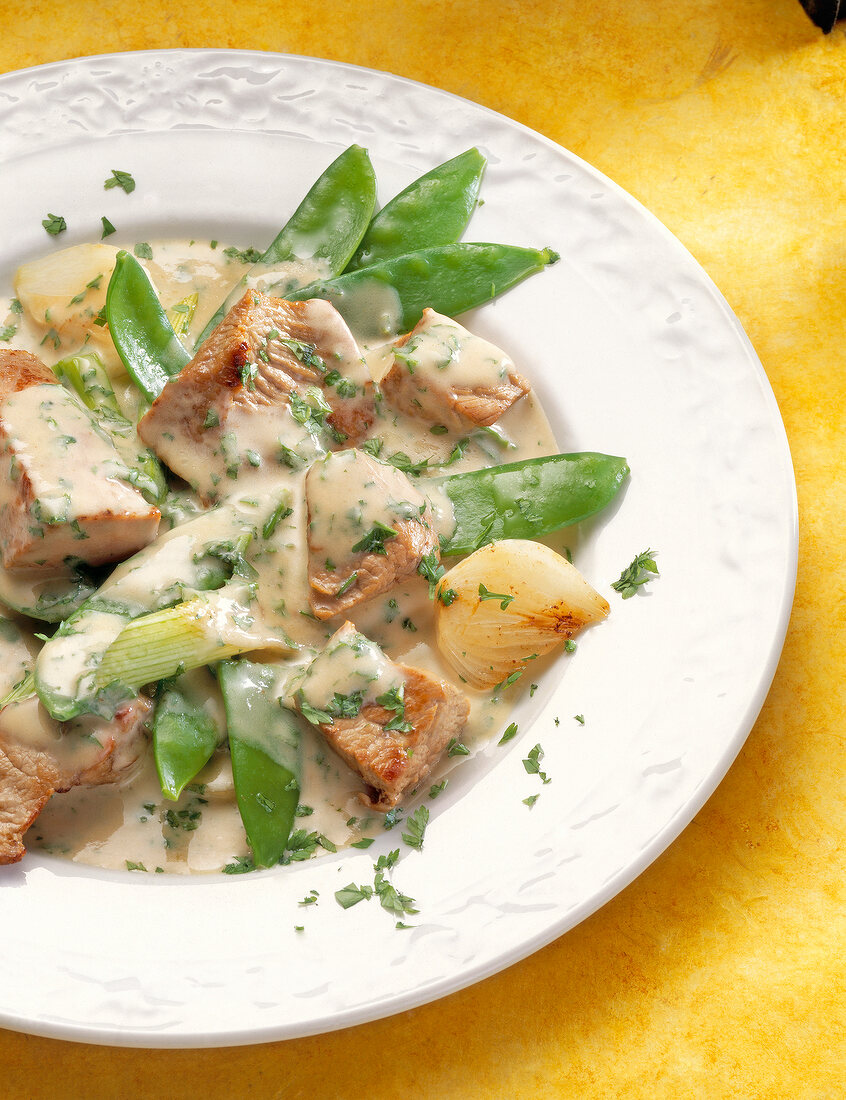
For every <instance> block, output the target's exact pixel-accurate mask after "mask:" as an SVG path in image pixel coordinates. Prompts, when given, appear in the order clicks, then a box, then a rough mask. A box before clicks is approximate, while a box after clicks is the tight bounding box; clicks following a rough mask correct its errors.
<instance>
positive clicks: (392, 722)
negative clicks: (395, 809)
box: [295, 622, 470, 811]
mask: <svg viewBox="0 0 846 1100" xmlns="http://www.w3.org/2000/svg"><path fill="white" fill-rule="evenodd" d="M295 698H296V701H297V705H298V706H299V708H300V710H301V711H302V713H303V715H304V716H305V717H306V718H308V720H309V721H310V722H312V723H313V724H315V725H316V726H317V727H318V729H319V730H320V732H321V733H322V734H323V736H324V737H325V739H326V741H327V743H328V744H329V745H330V747H331V748H332V749H334V750H335V752H336V753H337V754H338V755H339V756H340V757H341V758H342V759H343V760H344V761H345V763H346V764H347V765H348V766H349V767H350V768H352V770H353V771H354V772H356V773H358V775H360V776H361V778H362V779H363V780H364V782H365V783H366V784H367V787H368V791H367V793H366V794H365V795H362V799H363V801H365V802H366V803H367V804H368V805H369V806H370V807H371V808H372V809H374V810H381V811H387V810H390V809H391V807H392V806H396V805H397V804H398V803H399V801H400V800H401V799H402V797H403V795H404V794H405V793H406V791H409V790H411V789H412V788H414V787H415V786H417V784H418V783H420V782H421V781H422V780H423V779H425V777H426V776H427V775H428V774H429V772H430V771H431V769H432V766H433V764H434V763H435V762H436V761H437V759H438V758H439V757H440V755H441V753H442V752H443V751H444V749H445V748H446V746H447V744H448V743H449V741H450V739H451V738H453V737H455V738H458V737H459V736H460V734H461V731H462V730H463V728H464V726H465V724H466V722H467V718H468V716H469V713H470V704H469V702H468V701H467V699H466V698H465V696H464V695H463V694H462V693H461V692H460V691H458V689H457V688H454V687H453V686H452V684H450V683H448V682H447V681H446V680H441V679H440V678H439V677H437V676H433V675H432V674H431V673H428V672H424V671H422V670H421V669H417V668H410V667H408V666H407V665H400V664H395V663H394V662H393V661H391V660H389V658H388V657H387V656H386V655H385V654H384V653H383V652H382V650H381V649H380V648H379V646H377V645H376V643H375V642H372V641H370V639H369V638H366V637H365V636H364V635H363V634H359V633H358V631H357V630H356V629H355V627H354V626H353V624H352V623H350V622H346V623H344V625H343V626H342V627H341V628H340V629H339V630H337V631H336V632H335V633H334V634H333V635H332V637H331V638H330V639H329V641H328V642H327V643H326V645H325V647H324V648H323V650H322V651H321V652H320V653H319V654H318V655H317V656H316V657H315V659H314V660H313V661H312V663H311V665H310V667H309V669H308V671H307V672H306V675H305V678H304V679H303V681H302V686H301V687H300V689H299V690H298V691H297V693H296V696H295Z"/></svg>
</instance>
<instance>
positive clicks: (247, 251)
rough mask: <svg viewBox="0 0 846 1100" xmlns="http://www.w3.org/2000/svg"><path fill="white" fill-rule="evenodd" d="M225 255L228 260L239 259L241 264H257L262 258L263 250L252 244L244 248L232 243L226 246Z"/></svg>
mask: <svg viewBox="0 0 846 1100" xmlns="http://www.w3.org/2000/svg"><path fill="white" fill-rule="evenodd" d="M223 255H224V256H225V257H226V258H227V260H237V261H238V263H239V264H257V263H258V262H259V260H260V259H261V252H259V250H258V249H257V248H253V247H252V246H250V247H249V248H243V249H242V248H235V246H234V245H231V246H230V247H229V248H224V250H223Z"/></svg>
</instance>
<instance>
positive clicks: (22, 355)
mask: <svg viewBox="0 0 846 1100" xmlns="http://www.w3.org/2000/svg"><path fill="white" fill-rule="evenodd" d="M55 381H56V376H55V374H53V372H52V371H51V370H50V368H49V367H45V365H44V364H43V363H42V362H41V360H40V359H39V358H38V357H37V356H35V355H32V354H30V352H28V351H20V350H19V349H18V348H3V349H0V405H2V404H3V403H4V402H5V400H6V398H7V397H11V396H12V394H13V393H19V392H20V391H21V390H26V389H28V388H29V387H30V386H40V385H43V384H44V383H45V382H46V383H54V384H55Z"/></svg>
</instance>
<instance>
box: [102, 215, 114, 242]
mask: <svg viewBox="0 0 846 1100" xmlns="http://www.w3.org/2000/svg"><path fill="white" fill-rule="evenodd" d="M100 221H101V222H102V223H103V232H102V233H101V234H100V240H101V241H104V240H105V239H106V237H111V235H112V233H117V230H116V229H115V227H114V226H113V225H112V223H111V222H110V221H109V219H108V218H106V217H102V218H100Z"/></svg>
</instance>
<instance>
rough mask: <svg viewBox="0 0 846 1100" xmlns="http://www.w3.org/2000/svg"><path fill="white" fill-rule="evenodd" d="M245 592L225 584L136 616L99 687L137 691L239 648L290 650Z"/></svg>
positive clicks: (108, 658)
mask: <svg viewBox="0 0 846 1100" xmlns="http://www.w3.org/2000/svg"><path fill="white" fill-rule="evenodd" d="M238 596H241V597H242V599H238V598H237V597H238ZM245 596H247V593H246V590H245V589H244V587H243V586H236V587H235V588H234V589H232V588H226V589H220V590H218V591H217V592H210V593H208V594H207V595H203V596H197V597H196V598H195V599H193V600H186V601H185V603H180V604H177V605H176V607H169V608H167V609H165V610H164V611H156V612H154V613H153V614H152V615H142V616H140V618H137V619H133V620H132V621H131V622H130V623H127V625H126V626H125V627H124V629H123V630H122V631H121V633H120V634H119V635H118V637H117V638H116V639H115V641H113V642H112V644H111V645H110V646H109V647H108V649H107V650H106V652H105V653H104V654H103V659H102V661H101V662H100V664H99V666H98V667H97V670H96V672H95V674H94V685H95V687H96V688H97V690H102V689H104V688H106V687H111V686H112V685H113V684H121V685H123V686H125V687H127V688H129V689H130V690H131V691H133V692H137V691H138V689H139V688H141V687H142V686H143V685H144V684H150V683H153V682H154V681H156V680H164V679H166V678H168V677H170V676H174V675H176V674H177V673H181V672H187V671H188V670H189V669H192V668H199V667H200V666H201V665H209V664H216V663H217V662H218V661H224V660H226V658H227V657H234V656H235V655H236V654H238V653H247V652H249V651H250V650H255V649H268V650H272V651H275V652H283V653H287V652H289V649H290V647H289V646H288V645H287V644H286V643H285V642H283V641H281V640H280V639H278V638H277V637H276V636H275V635H272V634H270V633H268V632H267V631H266V630H263V629H262V628H261V627H260V626H258V625H257V624H256V623H255V620H254V619H253V616H252V615H251V614H250V611H249V609H248V606H247V604H248V599H244V598H243V597H245Z"/></svg>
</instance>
